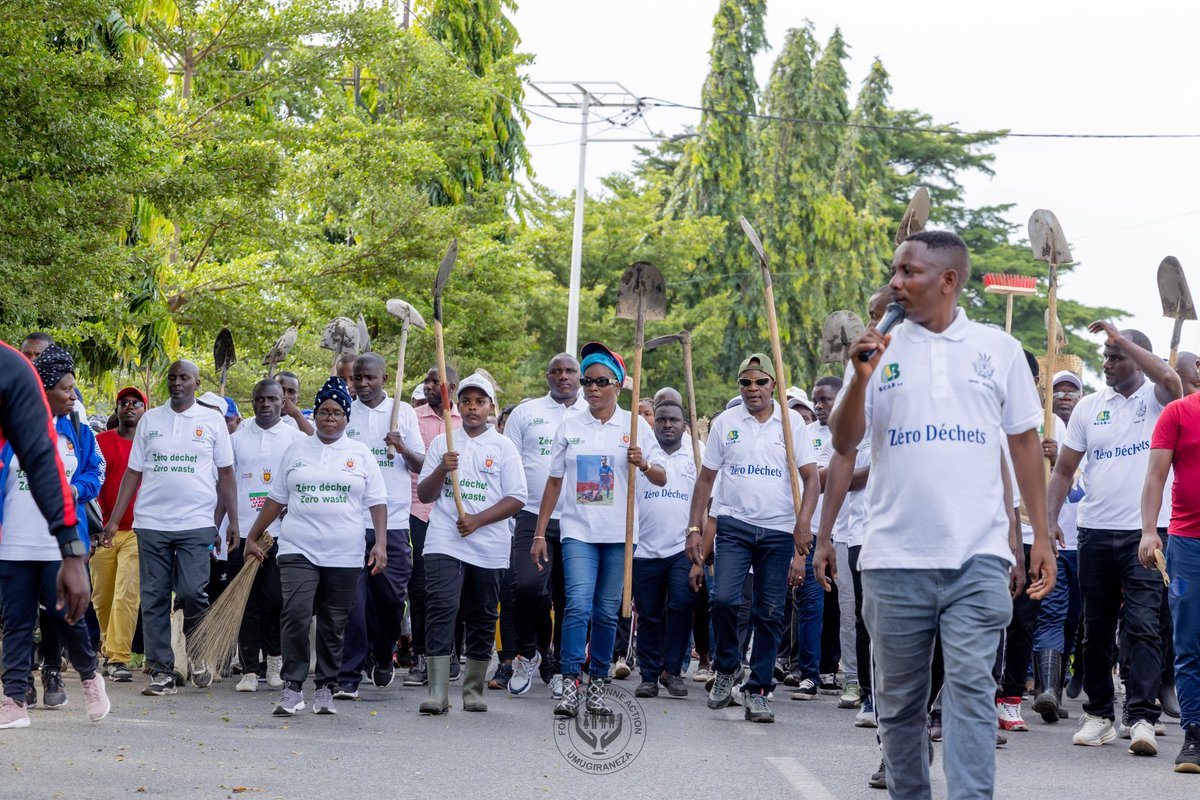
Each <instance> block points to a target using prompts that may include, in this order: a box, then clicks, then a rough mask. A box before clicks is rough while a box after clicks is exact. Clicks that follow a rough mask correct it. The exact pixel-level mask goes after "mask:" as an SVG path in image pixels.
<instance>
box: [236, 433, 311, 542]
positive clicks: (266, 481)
mask: <svg viewBox="0 0 1200 800" xmlns="http://www.w3.org/2000/svg"><path fill="white" fill-rule="evenodd" d="M307 438H308V437H307V436H305V435H304V434H303V433H301V432H300V431H299V430H298V429H297V428H294V427H289V426H288V425H284V424H283V420H282V419H281V420H280V421H279V422H276V423H275V424H274V425H272V426H271V427H270V428H267V429H266V430H263V429H262V428H260V427H259V425H258V422H256V421H255V420H254V418H253V417H251V418H250V419H249V420H247V421H246V422H244V423H242V426H241V427H240V428H238V429H237V430H236V431H234V432H233V436H230V437H229V444H230V446H232V447H233V472H234V474H235V475H236V476H237V495H238V527H239V532H240V533H241V534H242V538H243V539H245V538H246V534H247V533H249V532H250V526H251V525H253V524H254V520H255V518H256V517H258V512H259V511H261V510H262V507H263V503H264V502H266V499H267V494H268V493H269V492H270V491H271V486H272V485H273V483H274V481H275V479H276V478H277V477H279V475H280V474H281V470H282V466H283V454H284V453H285V452H287V449H288V447H290V446H291V445H292V443H293V442H297V441H300V440H301V439H307ZM227 519H228V518H227ZM227 519H226V521H224V522H222V524H221V527H222V531H221V539H222V541H223V540H224V539H225V535H224V528H225V527H226V525H227ZM282 524H283V520H280V519H277V520H275V521H274V522H272V523H271V524H270V525H269V526H268V527H267V533H269V534H271V536H273V537H275V538H279V528H280V525H282Z"/></svg>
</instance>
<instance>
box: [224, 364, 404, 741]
mask: <svg viewBox="0 0 1200 800" xmlns="http://www.w3.org/2000/svg"><path fill="white" fill-rule="evenodd" d="M349 421H350V391H349V389H347V388H346V382H345V381H343V380H342V379H341V378H338V377H332V378H330V379H329V380H327V381H326V382H325V385H324V386H322V387H321V391H320V392H318V393H317V399H316V402H315V403H314V413H313V422H314V423H315V424H316V435H314V436H309V437H307V438H305V439H301V440H299V441H297V442H295V443H294V444H292V445H290V446H289V447H288V449H287V450H286V451H285V452H284V455H283V459H282V460H281V461H280V473H281V474H280V475H279V477H278V478H276V479H274V480H273V481H272V482H271V491H270V493H269V494H268V495H267V499H266V501H264V503H263V507H262V510H261V511H260V512H259V513H258V517H257V518H256V519H255V520H254V525H253V526H251V528H250V532H249V533H247V534H246V544H245V551H244V552H245V557H246V558H247V559H250V558H257V559H258V560H259V561H260V562H261V561H262V560H263V559H264V558H265V556H264V553H263V550H262V548H261V547H260V546H259V544H258V537H259V536H260V535H261V534H262V533H263V531H265V530H266V529H267V527H268V526H270V524H271V523H272V522H274V521H275V520H276V519H277V518H278V517H279V515H280V513H282V511H283V509H284V507H285V506H286V507H287V512H288V513H287V516H286V517H284V519H283V525H282V527H281V528H280V532H279V555H278V556H277V558H276V561H277V562H278V564H279V582H280V585H281V587H282V589H283V615H282V618H281V619H280V625H279V629H280V630H279V632H280V645H281V649H282V650H283V669H282V670H280V677H281V678H283V681H284V684H283V689H282V690H281V692H280V697H279V703H278V705H276V706H275V710H274V712H273V713H274V714H275V716H278V717H286V716H292V715H294V714H296V713H298V712H300V711H302V710H304V705H305V704H304V690H303V685H304V679H305V678H306V677H307V676H308V666H309V638H308V631H309V621H310V620H311V619H312V618H313V615H314V614H315V615H316V618H317V672H316V676H315V683H316V693H315V695H314V697H313V712H314V713H316V714H336V713H337V711H336V710H335V709H334V707H333V690H334V689H335V688H336V687H337V679H338V670H339V669H340V668H341V665H342V634H343V633H344V632H345V629H346V620H347V619H348V618H349V616H350V606H351V604H352V603H353V601H354V588H355V586H356V584H357V582H358V574H359V572H360V571H361V570H362V552H363V526H362V520H363V512H364V511H365V510H367V509H369V510H370V513H371V519H372V521H373V522H374V525H375V531H376V535H375V546H374V547H373V548H372V549H371V554H370V556H369V557H368V559H367V566H369V567H372V573H373V574H378V573H379V572H381V571H382V570H383V568H384V567H385V566H387V489H386V488H385V487H384V484H383V475H382V473H380V471H379V464H378V463H377V462H376V461H375V456H374V455H372V453H371V451H370V449H369V448H368V447H367V446H366V445H365V444H363V443H362V442H359V441H355V440H353V439H350V438H348V437H346V436H345V435H344V434H345V431H346V425H347V423H348V422H349Z"/></svg>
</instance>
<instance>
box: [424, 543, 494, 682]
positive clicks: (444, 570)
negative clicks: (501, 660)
mask: <svg viewBox="0 0 1200 800" xmlns="http://www.w3.org/2000/svg"><path fill="white" fill-rule="evenodd" d="M502 572H504V570H503V569H489V568H487V567H477V566H475V565H474V564H468V563H466V562H465V561H459V560H458V559H457V558H454V557H453V556H448V555H444V554H442V553H431V554H430V555H429V556H427V557H426V558H425V655H426V657H430V656H448V655H450V654H451V652H452V651H453V650H454V640H455V634H454V628H455V625H454V623H455V620H456V619H457V618H458V616H459V609H460V608H461V610H462V619H463V625H464V628H465V630H464V639H465V646H464V648H463V655H465V656H466V657H467V658H469V659H471V660H473V661H488V660H490V659H491V657H492V642H493V641H495V638H496V618H497V616H498V615H497V612H496V605H497V604H498V603H499V602H500V574H501V573H502Z"/></svg>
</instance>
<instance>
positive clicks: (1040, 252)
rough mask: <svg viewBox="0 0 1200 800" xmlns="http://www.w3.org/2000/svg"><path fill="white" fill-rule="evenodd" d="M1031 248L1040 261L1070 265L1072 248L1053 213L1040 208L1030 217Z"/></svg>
mask: <svg viewBox="0 0 1200 800" xmlns="http://www.w3.org/2000/svg"><path fill="white" fill-rule="evenodd" d="M1029 247H1030V249H1032V250H1033V257H1034V258H1035V259H1037V260H1038V261H1046V262H1053V263H1055V264H1070V263H1072V261H1073V259H1072V258H1071V248H1070V247H1068V246H1067V237H1066V235H1065V234H1063V231H1062V226H1060V225H1059V224H1058V217H1056V216H1054V212H1053V211H1048V210H1046V209H1044V208H1039V209H1038V210H1037V211H1034V212H1033V213H1032V214H1031V215H1030V216H1029Z"/></svg>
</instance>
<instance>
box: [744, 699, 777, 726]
mask: <svg viewBox="0 0 1200 800" xmlns="http://www.w3.org/2000/svg"><path fill="white" fill-rule="evenodd" d="M742 703H743V704H744V705H745V707H746V719H748V720H750V721H751V722H774V721H775V712H773V711H772V710H771V706H770V705H768V704H767V696H766V695H765V694H763V693H762V692H747V693H745V694H743V695H742Z"/></svg>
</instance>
